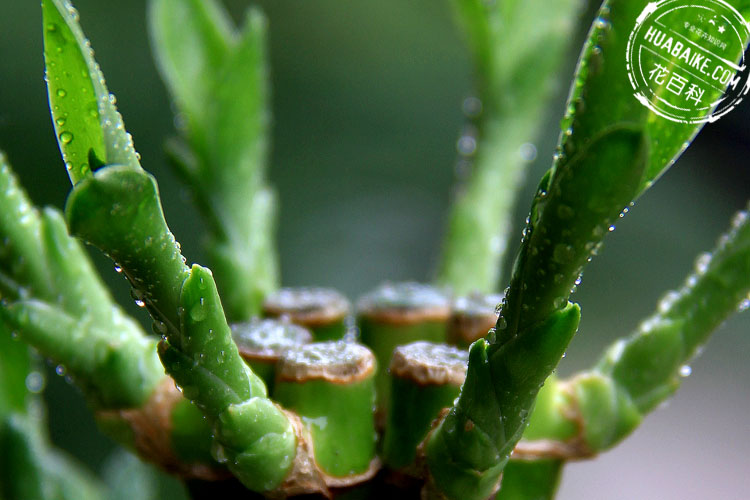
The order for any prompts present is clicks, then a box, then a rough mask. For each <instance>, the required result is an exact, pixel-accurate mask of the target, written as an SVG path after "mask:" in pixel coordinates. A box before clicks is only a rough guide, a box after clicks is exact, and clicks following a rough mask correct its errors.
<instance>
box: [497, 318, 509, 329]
mask: <svg viewBox="0 0 750 500" xmlns="http://www.w3.org/2000/svg"><path fill="white" fill-rule="evenodd" d="M506 328H508V322H507V321H505V318H504V317H502V316H500V317H499V318H497V329H498V330H505V329H506Z"/></svg>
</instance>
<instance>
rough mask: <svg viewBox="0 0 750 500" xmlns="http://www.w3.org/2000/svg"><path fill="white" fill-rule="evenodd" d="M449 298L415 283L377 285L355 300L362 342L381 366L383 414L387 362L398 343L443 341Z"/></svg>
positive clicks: (382, 413)
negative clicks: (371, 290)
mask: <svg viewBox="0 0 750 500" xmlns="http://www.w3.org/2000/svg"><path fill="white" fill-rule="evenodd" d="M449 317H450V301H449V299H448V298H447V296H446V295H445V294H444V293H443V292H442V291H441V290H440V289H438V288H435V287H431V286H428V285H421V284H418V283H397V284H390V283H386V284H385V285H382V286H380V287H379V288H377V289H375V290H374V291H373V292H371V293H369V294H367V295H365V296H364V297H362V298H361V299H360V300H359V302H358V304H357V322H358V325H359V330H360V335H361V339H362V342H363V343H364V344H365V345H367V346H368V347H369V348H370V349H372V351H373V352H374V353H375V357H376V358H377V361H378V366H379V367H380V368H379V370H378V374H377V379H376V388H377V402H378V404H377V406H378V414H379V415H380V418H383V419H384V417H385V415H386V412H387V407H388V401H389V398H390V396H389V394H390V380H389V379H388V372H387V371H386V368H385V367H387V366H389V365H390V360H391V356H392V355H393V350H394V349H395V348H396V347H398V346H399V345H403V344H408V343H410V342H416V341H419V340H426V341H429V342H435V343H441V342H445V337H446V331H447V322H448V318H449Z"/></svg>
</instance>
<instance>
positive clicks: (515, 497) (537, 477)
mask: <svg viewBox="0 0 750 500" xmlns="http://www.w3.org/2000/svg"><path fill="white" fill-rule="evenodd" d="M562 467H563V463H562V462H561V461H559V460H538V461H535V462H523V461H519V460H512V461H511V462H509V463H508V465H507V466H505V469H504V470H503V482H502V484H501V485H500V491H498V492H497V495H496V496H495V500H553V499H554V498H555V493H556V492H557V485H558V484H559V483H560V476H561V475H562Z"/></svg>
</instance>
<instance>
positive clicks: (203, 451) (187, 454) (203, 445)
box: [171, 398, 216, 465]
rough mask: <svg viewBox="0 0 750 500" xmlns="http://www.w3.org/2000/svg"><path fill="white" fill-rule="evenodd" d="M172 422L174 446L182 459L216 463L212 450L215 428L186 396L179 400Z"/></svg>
mask: <svg viewBox="0 0 750 500" xmlns="http://www.w3.org/2000/svg"><path fill="white" fill-rule="evenodd" d="M171 422H172V435H171V441H172V448H173V450H174V452H175V454H176V455H177V457H178V458H179V459H180V460H181V461H183V462H186V463H191V462H203V463H210V464H214V465H215V464H216V462H215V461H214V458H213V457H212V456H211V451H210V450H211V443H212V439H211V438H212V434H213V429H212V428H211V424H210V422H209V421H208V419H206V418H205V417H204V416H203V413H202V412H201V411H200V409H198V407H197V406H195V405H194V404H193V403H191V402H190V401H188V400H187V399H184V398H182V399H180V400H178V401H177V402H176V403H175V405H174V407H173V408H172V415H171Z"/></svg>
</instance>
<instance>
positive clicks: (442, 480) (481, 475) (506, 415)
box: [424, 303, 580, 499]
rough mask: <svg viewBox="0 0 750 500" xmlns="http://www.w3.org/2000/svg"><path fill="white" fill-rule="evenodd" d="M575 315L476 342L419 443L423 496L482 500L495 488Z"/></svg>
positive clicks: (569, 312) (573, 310)
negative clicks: (443, 408)
mask: <svg viewBox="0 0 750 500" xmlns="http://www.w3.org/2000/svg"><path fill="white" fill-rule="evenodd" d="M579 319H580V309H579V308H578V306H576V305H574V304H570V303H568V305H567V306H566V307H564V308H563V309H558V310H556V311H555V312H554V313H552V315H551V316H550V317H549V318H548V319H547V320H546V321H544V322H542V323H540V324H538V325H537V326H536V327H534V328H532V329H531V330H530V331H528V332H527V333H526V334H525V335H518V336H516V337H515V338H513V339H512V340H510V341H508V342H506V343H505V344H504V345H502V346H499V345H498V344H489V343H487V341H485V340H484V339H482V340H478V341H476V342H475V343H474V344H472V346H471V349H470V350H469V367H468V371H467V375H466V381H465V382H464V385H463V387H462V388H461V395H460V396H459V398H458V401H457V403H456V404H455V405H454V406H453V407H452V408H451V409H450V411H449V412H448V413H447V414H446V415H445V417H444V418H443V419H442V420H440V421H439V423H438V425H437V427H436V428H435V429H434V430H433V431H432V432H431V434H430V435H428V436H427V438H426V440H425V450H424V451H425V457H426V461H427V467H428V473H429V475H428V483H427V485H426V490H425V494H426V495H428V496H429V495H434V494H437V495H438V496H444V497H447V498H456V499H457V498H470V499H485V498H488V497H489V496H490V495H492V494H493V493H494V492H495V491H496V490H497V488H498V486H499V480H500V474H501V472H502V470H503V467H504V466H505V464H506V463H507V461H508V457H509V455H510V452H511V451H512V450H513V447H514V446H515V444H516V443H517V442H518V440H519V439H520V438H521V434H522V433H523V430H524V428H525V427H526V422H527V419H528V414H529V413H530V411H531V407H532V405H533V403H534V400H535V398H536V395H537V392H538V391H539V388H540V387H541V386H542V384H543V383H544V380H545V378H546V377H547V376H548V374H549V373H550V372H551V371H552V369H553V368H554V367H555V366H556V365H557V363H558V361H559V360H560V357H561V356H562V354H563V352H564V351H565V348H566V347H567V345H568V342H570V339H571V338H572V337H573V335H574V333H575V331H576V329H577V327H578V321H579Z"/></svg>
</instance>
